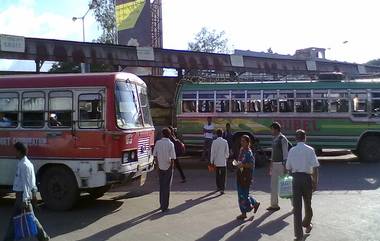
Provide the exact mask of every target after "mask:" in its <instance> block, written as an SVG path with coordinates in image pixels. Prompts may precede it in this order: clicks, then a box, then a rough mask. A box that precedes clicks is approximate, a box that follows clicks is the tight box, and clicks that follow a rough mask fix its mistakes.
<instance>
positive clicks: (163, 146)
mask: <svg viewBox="0 0 380 241" xmlns="http://www.w3.org/2000/svg"><path fill="white" fill-rule="evenodd" d="M162 135H163V137H162V138H161V140H159V141H157V142H156V145H155V146H154V150H153V156H154V159H155V162H156V163H157V165H158V177H159V181H160V209H161V211H162V212H166V211H167V210H168V208H169V197H170V186H171V183H172V176H173V162H174V160H175V159H176V155H175V150H174V144H173V143H172V142H171V141H170V139H169V138H170V136H171V134H170V130H169V129H168V128H165V129H163V130H162Z"/></svg>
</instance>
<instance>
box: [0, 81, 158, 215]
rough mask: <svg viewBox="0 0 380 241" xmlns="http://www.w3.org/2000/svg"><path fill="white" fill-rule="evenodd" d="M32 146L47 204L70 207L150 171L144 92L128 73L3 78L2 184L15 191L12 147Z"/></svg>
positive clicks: (150, 141)
mask: <svg viewBox="0 0 380 241" xmlns="http://www.w3.org/2000/svg"><path fill="white" fill-rule="evenodd" d="M17 141H21V142H23V143H25V144H27V146H28V148H29V154H28V156H29V158H30V159H31V161H32V162H33V164H34V165H35V169H36V175H37V183H38V186H39V191H40V193H41V196H42V199H43V200H44V202H45V204H46V205H47V207H49V208H51V209H56V210H66V209H70V208H71V207H72V206H73V205H74V204H75V202H76V201H77V199H78V197H79V195H80V193H81V192H88V193H90V195H91V196H92V197H94V198H98V197H101V196H102V195H103V194H104V193H105V192H106V191H107V190H108V189H109V187H110V185H111V184H113V183H117V182H122V181H127V180H130V179H132V178H134V177H138V176H140V175H141V174H142V173H144V172H148V171H151V170H153V168H154V167H153V156H152V153H151V150H152V146H153V145H154V127H153V122H152V118H151V115H150V110H149V102H148V96H147V87H146V85H145V83H144V82H143V81H142V80H141V79H140V78H138V77H137V76H135V75H133V74H128V73H96V74H60V75H52V74H46V75H25V76H23V75H19V76H3V77H0V187H1V188H2V189H4V188H9V187H11V186H12V183H13V178H14V174H15V169H16V164H17V160H16V159H15V152H14V150H13V144H14V143H15V142H17Z"/></svg>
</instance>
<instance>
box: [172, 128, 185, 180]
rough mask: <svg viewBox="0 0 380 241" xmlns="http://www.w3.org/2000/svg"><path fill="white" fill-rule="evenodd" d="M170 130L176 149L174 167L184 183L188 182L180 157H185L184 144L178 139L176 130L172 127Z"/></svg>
mask: <svg viewBox="0 0 380 241" xmlns="http://www.w3.org/2000/svg"><path fill="white" fill-rule="evenodd" d="M168 128H169V130H170V133H171V135H170V141H171V142H173V144H174V149H175V155H176V159H175V160H174V167H175V168H176V169H177V170H178V171H179V174H180V175H181V178H182V181H181V182H182V183H185V182H186V177H185V174H184V173H183V170H182V167H181V164H180V163H179V160H178V157H179V156H181V155H183V152H184V149H185V148H184V144H183V143H182V142H181V141H180V140H179V139H178V138H177V135H176V133H175V130H174V128H173V127H172V126H169V127H168Z"/></svg>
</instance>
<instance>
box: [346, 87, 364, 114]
mask: <svg viewBox="0 0 380 241" xmlns="http://www.w3.org/2000/svg"><path fill="white" fill-rule="evenodd" d="M350 95H351V110H352V112H355V113H360V112H361V113H367V110H368V109H367V99H368V97H367V93H366V91H353V92H351V93H350Z"/></svg>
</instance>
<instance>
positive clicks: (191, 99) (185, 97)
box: [182, 92, 197, 113]
mask: <svg viewBox="0 0 380 241" xmlns="http://www.w3.org/2000/svg"><path fill="white" fill-rule="evenodd" d="M196 106H197V94H196V93H194V92H184V93H182V113H189V112H197V107H196Z"/></svg>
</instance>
